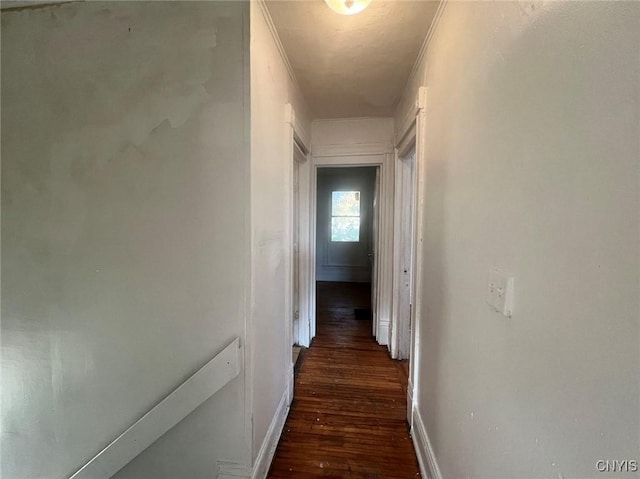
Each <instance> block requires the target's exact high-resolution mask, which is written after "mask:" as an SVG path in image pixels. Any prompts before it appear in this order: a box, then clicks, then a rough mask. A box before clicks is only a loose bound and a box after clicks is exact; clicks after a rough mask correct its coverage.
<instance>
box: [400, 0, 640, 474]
mask: <svg viewBox="0 0 640 479" xmlns="http://www.w3.org/2000/svg"><path fill="white" fill-rule="evenodd" d="M639 66H640V5H639V4H638V3H635V2H626V3H623V2H620V3H618V2H539V1H527V2H524V1H522V2H493V3H484V2H468V3H464V2H449V3H447V5H446V7H445V9H444V11H443V14H442V17H441V19H440V22H439V24H438V27H437V29H436V31H435V34H434V36H433V37H432V39H431V42H430V44H429V47H428V50H427V55H426V60H425V62H424V63H423V64H422V65H421V66H420V69H419V72H418V77H417V79H414V81H413V82H412V83H411V84H412V85H413V88H412V89H411V90H410V91H408V92H407V100H406V101H405V102H404V104H405V105H407V104H410V103H411V98H415V95H416V88H417V87H418V86H420V85H426V86H427V88H428V100H427V128H426V142H425V153H424V158H419V161H422V165H421V168H422V173H423V179H424V181H425V182H426V183H425V201H424V212H423V220H424V229H423V231H422V232H421V234H422V237H423V241H422V245H421V246H420V247H421V250H422V255H423V258H424V262H423V264H422V265H421V267H422V274H423V277H424V283H423V289H422V291H419V292H418V295H420V296H421V300H422V302H423V308H422V311H423V312H424V315H423V317H421V318H419V320H420V321H421V329H422V331H423V335H422V337H421V350H420V389H419V391H418V407H419V412H420V415H421V416H422V419H423V422H424V424H425V426H426V431H427V434H428V436H429V439H430V442H431V444H432V446H433V451H434V453H435V457H436V459H437V461H438V464H439V467H440V470H441V472H442V477H445V478H463V477H464V478H467V477H474V478H487V479H489V478H492V479H495V478H512V477H518V478H520V479H527V478H534V477H548V478H552V477H553V478H560V477H566V478H568V477H579V478H596V477H601V476H603V475H605V474H602V473H600V472H599V471H598V470H597V468H596V462H597V461H598V460H600V459H603V460H607V459H608V460H618V461H624V460H636V461H637V460H639V459H640V457H639V456H638V451H639V450H640V398H639V380H640V379H639V378H640V354H639V353H640V341H639V334H640V324H639V323H640V304H639V302H640V294H639V291H640V284H639V275H640V243H639V240H640V238H639V226H640V223H639V221H640V219H639V215H638V212H639V210H640V204H639V197H640V190H639V181H638V180H639V176H640V150H639V140H638V138H639V135H638V132H639V131H640V103H639V101H640V99H639V94H640V90H639V88H638V85H639V84H640V68H639ZM405 111H406V110H405ZM405 111H403V110H402V109H400V110H399V111H398V115H397V118H398V119H402V118H403V117H404V114H405ZM489 268H498V269H500V270H502V271H505V272H507V273H509V274H512V275H514V276H515V309H514V312H513V317H512V318H511V319H507V318H505V317H504V316H501V315H499V314H497V313H495V312H493V311H491V309H490V308H489V307H488V305H487V304H486V303H485V289H486V286H487V285H486V283H487V273H488V270H489ZM618 475H619V477H623V476H624V477H638V473H637V472H636V473H626V474H618Z"/></svg>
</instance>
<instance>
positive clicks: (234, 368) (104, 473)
mask: <svg viewBox="0 0 640 479" xmlns="http://www.w3.org/2000/svg"><path fill="white" fill-rule="evenodd" d="M240 368H241V361H240V340H239V339H238V338H236V339H234V340H233V341H232V342H231V344H229V345H228V346H227V347H226V348H224V349H223V350H222V351H221V352H220V353H218V354H217V355H216V356H215V357H214V358H213V359H212V360H211V361H209V362H208V363H207V364H205V365H204V366H203V367H202V368H200V369H199V370H198V371H197V372H196V373H195V374H193V376H191V377H190V378H189V379H187V380H186V381H185V382H183V383H182V384H181V385H180V386H178V387H177V388H176V389H175V390H174V391H173V392H172V393H171V394H169V395H168V396H167V397H166V398H164V399H163V400H162V401H160V402H159V403H158V404H157V405H156V406H155V407H153V408H152V409H151V410H150V411H149V412H148V413H146V414H145V415H144V416H142V417H141V418H140V419H138V420H137V421H136V422H135V423H134V424H133V425H132V426H131V427H130V428H129V429H127V430H126V431H125V432H123V433H122V434H120V436H118V437H117V438H116V439H115V440H114V441H113V442H112V443H111V444H109V445H108V446H107V447H105V448H104V449H103V450H102V451H100V452H99V453H98V454H96V455H95V456H94V457H93V458H92V459H91V460H90V461H89V462H87V464H85V465H84V466H82V468H80V469H79V470H78V471H77V472H76V473H74V474H73V475H72V476H71V477H70V479H102V478H104V479H109V478H110V477H112V476H113V475H114V474H115V473H116V472H118V471H119V470H120V469H122V468H123V467H124V466H125V465H127V464H128V463H129V462H130V461H131V460H132V459H133V458H135V457H136V456H137V455H138V454H140V453H141V452H142V451H144V450H145V449H146V448H147V447H149V446H150V445H151V444H153V443H154V442H155V441H156V440H157V439H159V438H160V437H161V436H162V435H164V434H165V433H166V432H167V431H169V429H171V428H172V427H173V426H175V425H176V424H178V423H179V422H180V421H182V419H184V418H185V417H186V416H187V415H188V414H189V413H191V412H192V411H193V410H194V409H196V408H197V407H198V406H200V405H201V404H202V403H203V402H205V401H206V400H207V399H209V398H210V397H211V396H213V395H214V394H215V393H216V392H218V391H219V390H220V389H222V387H223V386H224V385H225V384H227V383H228V382H229V381H231V380H232V379H233V378H235V377H236V376H238V374H240Z"/></svg>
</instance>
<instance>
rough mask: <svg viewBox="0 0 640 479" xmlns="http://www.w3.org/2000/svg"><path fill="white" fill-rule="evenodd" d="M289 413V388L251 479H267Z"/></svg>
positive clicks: (266, 437) (280, 404)
mask: <svg viewBox="0 0 640 479" xmlns="http://www.w3.org/2000/svg"><path fill="white" fill-rule="evenodd" d="M288 413H289V386H288V385H287V388H286V390H285V392H284V394H283V395H282V399H280V403H279V404H278V407H277V408H276V413H275V414H274V416H273V420H272V421H271V424H270V425H269V430H268V431H267V435H266V436H265V438H264V441H263V442H262V446H261V447H260V451H259V452H258V457H257V458H256V462H255V464H254V466H253V473H252V474H251V479H265V478H266V477H267V474H268V472H269V467H270V466H271V461H272V460H273V455H274V454H275V452H276V447H277V446H278V441H279V440H280V434H282V429H283V428H284V423H285V421H286V420H287V414H288Z"/></svg>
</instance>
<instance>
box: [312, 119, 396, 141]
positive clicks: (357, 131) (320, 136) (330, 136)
mask: <svg viewBox="0 0 640 479" xmlns="http://www.w3.org/2000/svg"><path fill="white" fill-rule="evenodd" d="M393 135H394V121H393V118H346V119H338V120H314V121H313V122H312V124H311V146H312V148H314V147H315V148H321V147H324V146H328V145H334V146H335V145H339V146H343V147H350V146H355V145H362V144H374V143H377V144H379V143H392V142H393Z"/></svg>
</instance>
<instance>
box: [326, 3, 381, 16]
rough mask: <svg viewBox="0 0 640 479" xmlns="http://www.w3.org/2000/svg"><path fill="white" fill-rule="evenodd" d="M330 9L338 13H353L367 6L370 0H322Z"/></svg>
mask: <svg viewBox="0 0 640 479" xmlns="http://www.w3.org/2000/svg"><path fill="white" fill-rule="evenodd" d="M324 1H325V3H326V4H327V5H328V6H329V8H330V9H331V10H333V11H334V12H336V13H339V14H340V15H355V14H356V13H360V12H361V11H362V10H364V9H365V8H367V7H368V6H369V4H370V3H371V0H324Z"/></svg>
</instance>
